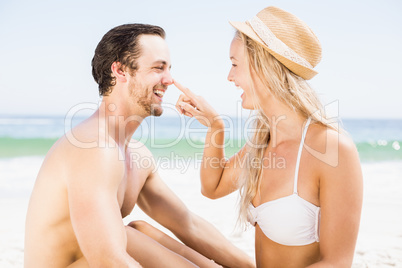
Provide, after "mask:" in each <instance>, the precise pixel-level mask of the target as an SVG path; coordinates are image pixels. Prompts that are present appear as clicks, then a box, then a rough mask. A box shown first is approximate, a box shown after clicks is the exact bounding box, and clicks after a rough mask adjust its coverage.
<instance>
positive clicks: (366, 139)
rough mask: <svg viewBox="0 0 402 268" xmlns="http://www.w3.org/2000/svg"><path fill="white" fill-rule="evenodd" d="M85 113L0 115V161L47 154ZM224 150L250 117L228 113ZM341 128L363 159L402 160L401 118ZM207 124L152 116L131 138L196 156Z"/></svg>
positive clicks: (348, 122) (231, 148)
mask: <svg viewBox="0 0 402 268" xmlns="http://www.w3.org/2000/svg"><path fill="white" fill-rule="evenodd" d="M83 120H85V118H84V117H72V118H66V117H64V116H30V115H26V116H0V161H1V160H4V159H10V158H19V157H27V156H44V155H46V153H47V151H48V150H49V149H50V147H51V146H52V145H53V144H54V143H55V142H56V140H57V139H59V138H60V137H61V136H63V135H64V134H65V133H66V132H68V131H69V130H70V129H71V128H72V127H74V126H75V125H77V124H79V123H80V122H82V121H83ZM224 121H225V125H226V128H225V137H226V141H225V153H226V156H228V157H230V156H231V155H233V154H234V153H235V152H237V151H238V149H239V148H241V147H242V146H243V145H244V143H245V140H246V139H247V137H248V136H249V133H250V132H249V130H250V128H251V127H252V124H251V123H252V121H251V120H250V119H249V118H235V117H229V116H227V117H224ZM340 123H341V124H342V126H343V128H344V129H345V130H346V131H347V132H348V134H349V135H350V136H351V137H352V139H353V140H354V142H355V144H356V147H357V150H358V152H359V155H360V160H361V161H362V162H381V161H395V160H402V148H401V146H402V119H343V120H341V121H340ZM206 130H207V128H206V127H204V126H203V125H201V124H200V123H199V122H198V121H197V120H195V119H194V118H184V117H180V116H161V117H149V118H147V119H145V120H144V121H143V122H142V124H141V125H140V127H139V128H138V129H137V131H136V133H135V134H134V136H133V138H134V139H136V140H139V141H141V142H142V143H144V144H145V145H146V146H147V147H148V148H149V149H150V150H151V152H152V153H153V154H154V156H155V157H162V156H163V157H169V156H171V155H172V153H174V154H176V155H183V156H192V155H195V154H198V153H202V150H203V148H204V139H205V134H206Z"/></svg>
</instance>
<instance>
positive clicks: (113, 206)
mask: <svg viewBox="0 0 402 268" xmlns="http://www.w3.org/2000/svg"><path fill="white" fill-rule="evenodd" d="M74 150H75V151H74V152H73V154H74V156H72V158H71V160H70V161H71V165H70V169H71V170H70V171H69V176H68V179H67V191H68V202H69V209H70V217H71V223H72V226H73V229H74V233H75V235H76V237H77V240H78V243H79V246H80V249H81V250H82V252H83V254H84V257H85V259H86V260H87V262H88V264H89V265H90V266H91V267H101V266H104V267H112V266H113V267H139V265H138V263H137V262H136V261H135V260H134V259H133V258H131V257H130V255H129V254H128V253H127V251H126V247H127V236H126V230H125V227H124V224H123V222H122V218H121V213H120V206H119V203H118V200H117V192H118V188H119V185H120V183H121V181H122V179H123V176H124V162H121V161H119V160H118V159H119V158H118V153H119V151H118V150H119V149H118V148H94V149H85V150H83V149H78V148H76V149H74Z"/></svg>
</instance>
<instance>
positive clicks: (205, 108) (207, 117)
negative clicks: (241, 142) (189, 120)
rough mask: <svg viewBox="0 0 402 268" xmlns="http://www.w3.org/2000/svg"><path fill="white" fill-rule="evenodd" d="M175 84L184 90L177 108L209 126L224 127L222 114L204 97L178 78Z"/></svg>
mask: <svg viewBox="0 0 402 268" xmlns="http://www.w3.org/2000/svg"><path fill="white" fill-rule="evenodd" d="M174 85H175V86H176V87H177V88H178V89H179V90H180V91H181V92H183V94H181V95H180V97H179V99H178V100H177V103H176V109H177V110H178V111H179V113H181V114H184V115H186V116H188V117H194V118H195V119H197V120H198V122H200V123H201V124H203V125H204V126H206V127H208V128H214V129H216V128H224V126H225V124H224V122H223V120H222V118H221V116H220V115H219V114H218V113H217V112H216V111H215V110H214V108H212V106H211V105H210V104H209V103H208V102H207V101H206V100H205V99H204V98H203V97H201V96H197V95H196V94H194V93H193V92H192V91H190V90H189V89H188V88H186V87H183V86H182V85H181V84H179V83H178V82H177V81H176V80H174Z"/></svg>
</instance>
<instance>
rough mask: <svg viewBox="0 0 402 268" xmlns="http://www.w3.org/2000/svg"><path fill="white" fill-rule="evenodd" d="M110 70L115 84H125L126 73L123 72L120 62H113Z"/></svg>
mask: <svg viewBox="0 0 402 268" xmlns="http://www.w3.org/2000/svg"><path fill="white" fill-rule="evenodd" d="M111 70H112V73H113V76H114V77H115V78H116V82H117V81H119V82H122V83H125V82H127V77H126V72H125V71H123V68H122V65H121V63H120V62H117V61H115V62H113V64H112V66H111Z"/></svg>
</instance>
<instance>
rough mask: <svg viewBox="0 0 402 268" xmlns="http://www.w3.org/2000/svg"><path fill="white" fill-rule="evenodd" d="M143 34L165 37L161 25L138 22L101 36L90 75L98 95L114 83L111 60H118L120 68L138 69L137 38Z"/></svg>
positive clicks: (138, 52) (118, 27) (109, 88)
mask: <svg viewBox="0 0 402 268" xmlns="http://www.w3.org/2000/svg"><path fill="white" fill-rule="evenodd" d="M143 34H150V35H159V36H160V37H162V38H165V31H164V30H163V29H162V28H161V27H159V26H154V25H149V24H139V23H134V24H124V25H120V26H117V27H115V28H113V29H111V30H110V31H108V32H107V33H106V34H105V35H104V36H103V38H102V40H101V41H100V42H99V44H98V46H97V47H96V49H95V55H94V57H93V58H92V76H93V77H94V79H95V82H96V83H98V85H99V95H101V96H107V95H108V94H109V93H111V92H112V87H113V86H114V85H116V78H115V77H113V76H112V71H111V66H112V64H113V62H119V63H120V64H121V68H129V69H130V70H132V71H133V72H134V71H136V70H137V69H138V65H137V59H138V58H139V57H140V56H141V50H140V45H139V42H138V40H139V37H140V36H141V35H143Z"/></svg>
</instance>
